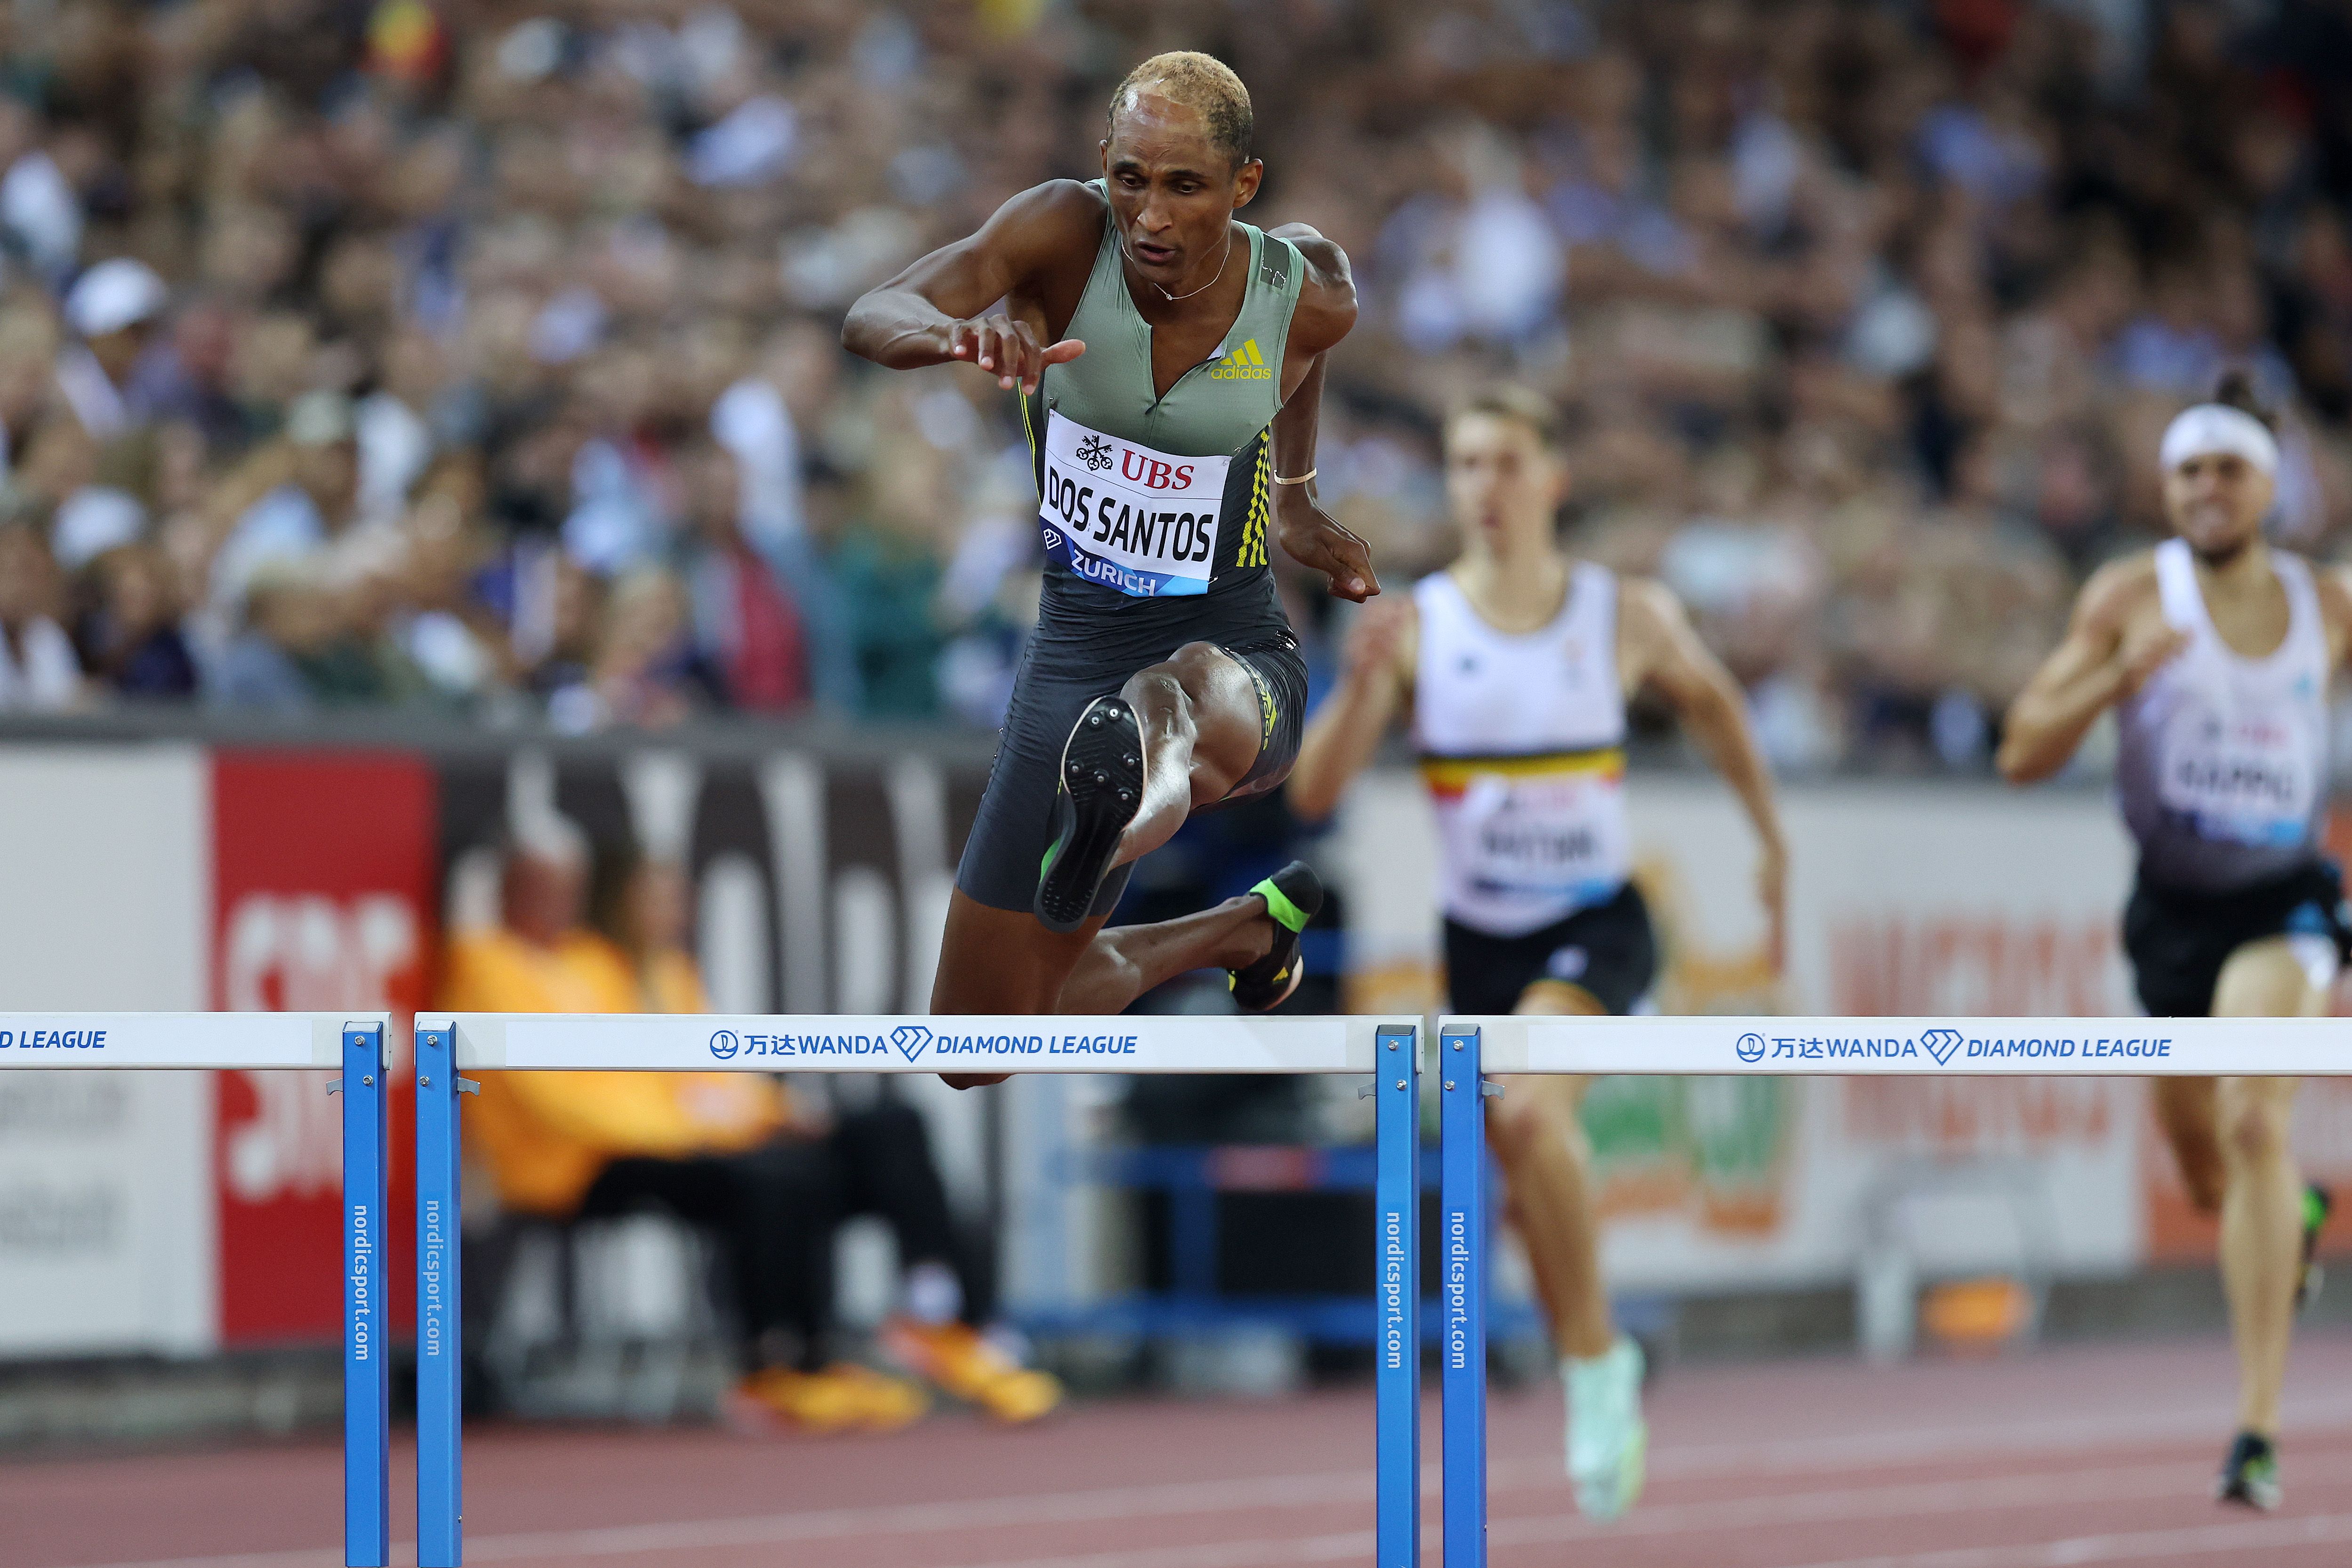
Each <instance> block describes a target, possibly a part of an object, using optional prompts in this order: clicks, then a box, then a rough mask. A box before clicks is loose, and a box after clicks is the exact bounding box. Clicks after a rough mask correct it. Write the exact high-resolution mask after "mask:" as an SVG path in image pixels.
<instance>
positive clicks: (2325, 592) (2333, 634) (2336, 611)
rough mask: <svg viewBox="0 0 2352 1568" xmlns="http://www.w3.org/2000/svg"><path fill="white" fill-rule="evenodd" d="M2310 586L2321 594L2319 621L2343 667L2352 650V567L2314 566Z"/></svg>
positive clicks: (2330, 647) (2328, 642)
mask: <svg viewBox="0 0 2352 1568" xmlns="http://www.w3.org/2000/svg"><path fill="white" fill-rule="evenodd" d="M2311 582H2312V587H2313V588H2314V589H2315V590H2316V591H2318V594H2319V618H2320V619H2321V620H2322V621H2324V622H2326V624H2327V645H2328V648H2329V650H2330V652H2331V653H2334V655H2335V657H2336V662H2337V663H2339V664H2340V663H2342V662H2343V660H2344V658H2345V655H2346V653H2347V649H2352V566H2320V565H2318V564H2316V563H2314V564H2313V566H2312V569H2311Z"/></svg>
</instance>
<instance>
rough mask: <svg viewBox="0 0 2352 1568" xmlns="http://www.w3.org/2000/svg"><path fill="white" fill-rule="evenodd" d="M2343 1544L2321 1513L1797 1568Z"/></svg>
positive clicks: (2340, 1521) (2035, 1567) (2345, 1522)
mask: <svg viewBox="0 0 2352 1568" xmlns="http://www.w3.org/2000/svg"><path fill="white" fill-rule="evenodd" d="M2342 1542H2352V1513H2322V1514H2314V1515H2312V1516H2311V1517H2310V1518H2308V1519H2257V1520H2247V1521H2243V1522H2241V1523H2236V1524H2204V1525H2193V1526H2187V1527H2183V1528H2180V1529H2176V1530H2140V1531H2128V1532H2126V1533H2120V1534H2114V1535H2075V1536H2069V1537H2068V1538H2066V1539H2065V1540H2063V1541H2043V1542H2031V1543H2028V1544H2023V1545H2017V1546H1963V1547H1947V1548H1945V1549H1943V1550H1941V1551H1936V1552H1899V1553H1896V1554H1895V1555H1893V1556H1887V1557H1846V1558H1840V1559H1839V1560H1837V1561H1836V1562H1833V1563H1805V1564H1802V1565H1801V1568H2076V1565H2077V1564H2080V1563H2116V1562H2133V1563H2146V1562H2149V1561H2151V1560H2156V1559H2162V1558H2167V1557H2200V1556H2211V1555H2213V1554H2214V1553H2217V1552H2262V1551H2277V1550H2279V1549H2281V1548H2283V1547H2290V1546H2332V1545H2336V1544H2339V1543H2342Z"/></svg>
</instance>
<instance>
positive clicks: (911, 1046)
mask: <svg viewBox="0 0 2352 1568" xmlns="http://www.w3.org/2000/svg"><path fill="white" fill-rule="evenodd" d="M890 1043H891V1044H892V1045H895V1046H897V1047H898V1054H899V1055H901V1056H903V1057H905V1058H906V1059H907V1060H908V1061H914V1060H915V1058H917V1057H919V1056H920V1055H922V1054H923V1047H925V1046H927V1045H929V1044H930V1043H931V1031H930V1030H929V1029H926V1028H925V1027H924V1026H923V1025H921V1024H919V1023H902V1024H900V1025H899V1026H898V1028H897V1029H894V1030H891V1031H890Z"/></svg>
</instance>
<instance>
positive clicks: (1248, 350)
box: [1209, 338, 1274, 382]
mask: <svg viewBox="0 0 2352 1568" xmlns="http://www.w3.org/2000/svg"><path fill="white" fill-rule="evenodd" d="M1209 379H1210V380H1211V381H1213V382H1270V381H1272V380H1274V372H1273V371H1270V370H1268V369H1266V364H1265V359H1264V358H1263V357H1262V356H1260V355H1259V353H1258V351H1257V340H1256V339H1255V338H1244V340H1242V346H1241V347H1240V348H1238V349H1235V350H1234V351H1233V352H1232V353H1230V354H1227V355H1226V356H1225V357H1224V358H1223V359H1222V360H1219V361H1217V362H1216V365H1215V366H1214V367H1213V369H1211V371H1209Z"/></svg>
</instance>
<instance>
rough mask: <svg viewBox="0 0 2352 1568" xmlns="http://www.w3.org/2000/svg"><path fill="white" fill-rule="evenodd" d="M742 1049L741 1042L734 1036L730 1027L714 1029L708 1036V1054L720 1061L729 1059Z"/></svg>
mask: <svg viewBox="0 0 2352 1568" xmlns="http://www.w3.org/2000/svg"><path fill="white" fill-rule="evenodd" d="M742 1049H743V1042H742V1041H741V1040H739V1039H737V1038H736V1035H735V1031H734V1030H731V1029H722V1030H715V1031H714V1032H713V1033H712V1034H711V1036H710V1054H711V1055H713V1056H715V1057H717V1058H718V1059H719V1061H730V1060H731V1059H732V1058H733V1057H734V1055H735V1053H736V1052H737V1051H740V1050H742Z"/></svg>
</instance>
